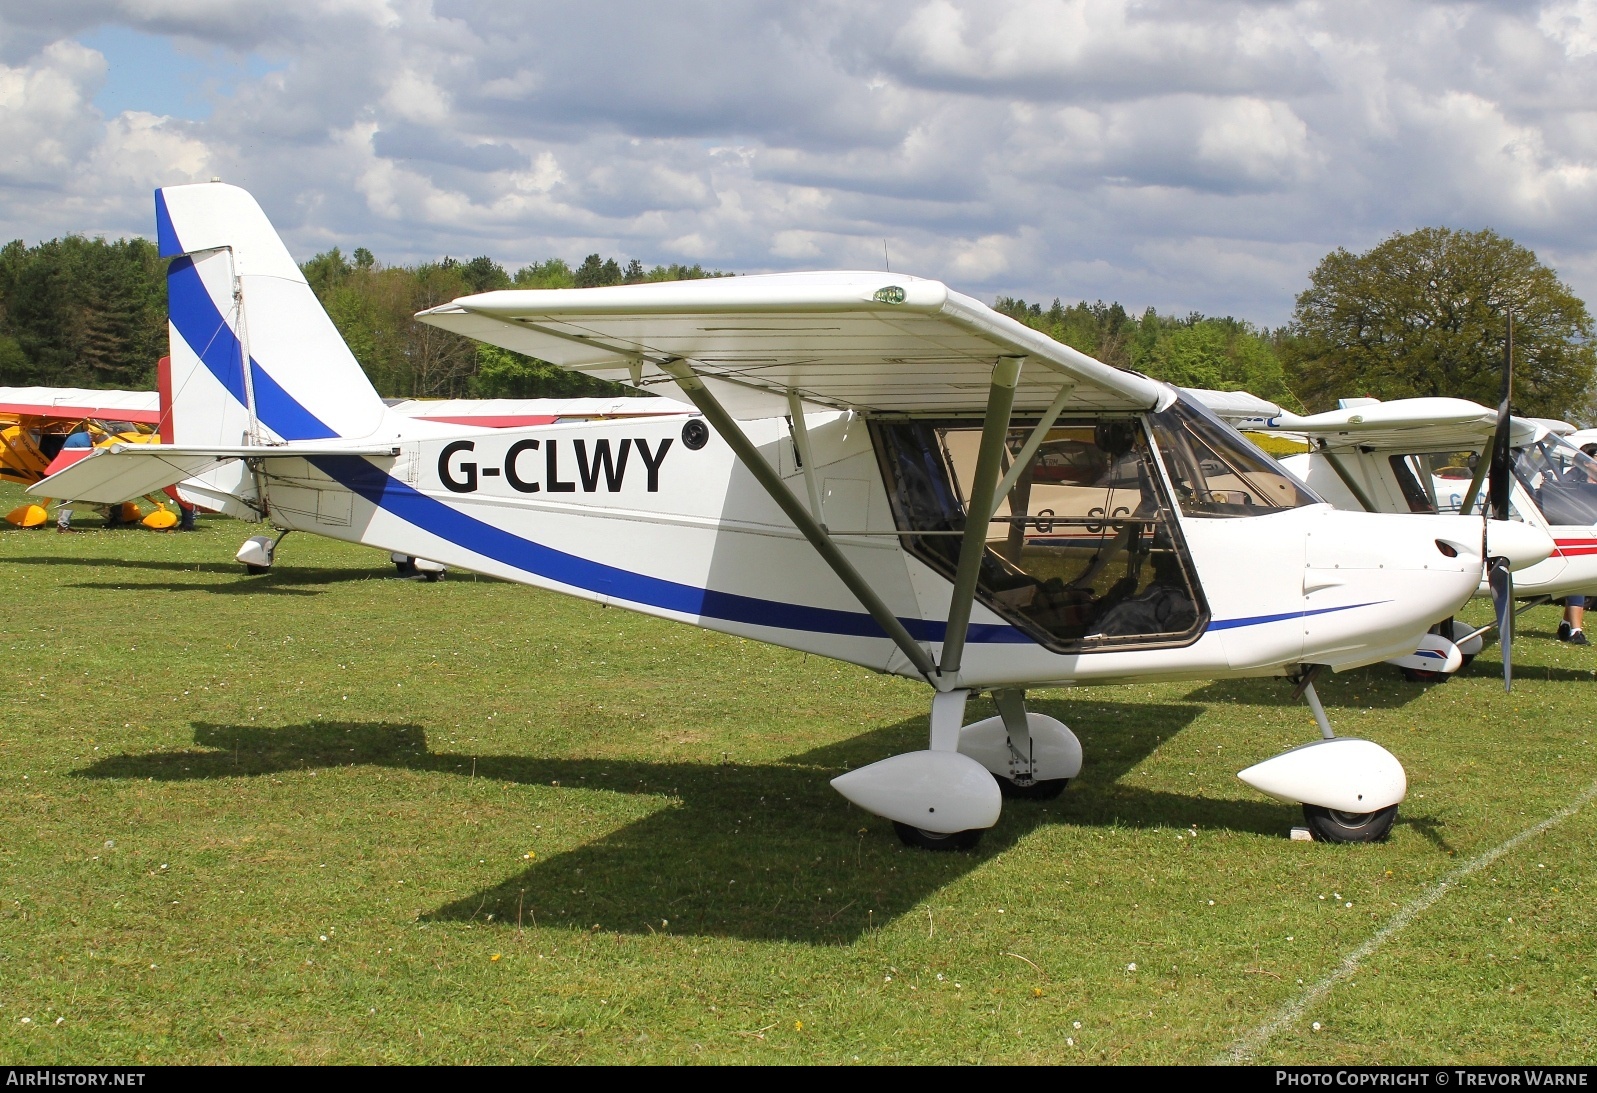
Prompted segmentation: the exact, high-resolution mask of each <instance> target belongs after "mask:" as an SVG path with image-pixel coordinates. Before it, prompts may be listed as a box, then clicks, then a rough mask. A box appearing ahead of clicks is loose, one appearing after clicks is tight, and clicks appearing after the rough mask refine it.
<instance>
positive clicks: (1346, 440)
mask: <svg viewBox="0 0 1597 1093" xmlns="http://www.w3.org/2000/svg"><path fill="white" fill-rule="evenodd" d="M1267 427H1268V428H1269V430H1270V431H1272V432H1288V433H1301V434H1304V435H1306V436H1310V437H1313V438H1315V439H1317V440H1321V441H1323V442H1324V444H1325V446H1326V447H1327V448H1331V449H1336V448H1352V447H1368V448H1379V449H1383V450H1384V449H1388V448H1391V449H1402V450H1403V451H1407V452H1417V451H1424V450H1426V449H1433V450H1436V451H1446V450H1451V449H1459V450H1462V449H1465V448H1470V447H1472V446H1473V447H1479V446H1480V444H1481V443H1482V441H1483V440H1484V439H1485V438H1487V437H1489V436H1491V434H1492V430H1493V429H1495V428H1496V427H1497V411H1496V410H1492V409H1488V408H1486V407H1485V406H1481V405H1479V404H1477V403H1474V402H1470V401H1468V400H1467V399H1459V398H1408V399H1397V400H1394V401H1392V402H1374V403H1368V404H1365V405H1361V406H1350V407H1348V408H1346V409H1342V410H1329V411H1327V412H1325V413H1323V414H1312V415H1310V416H1308V417H1298V416H1297V415H1295V414H1282V415H1281V416H1279V417H1276V418H1272V419H1271V420H1270V421H1269V423H1268V426H1267ZM1513 429H1514V432H1513V443H1514V444H1515V445H1516V446H1517V445H1522V444H1529V443H1530V442H1531V441H1532V440H1533V439H1535V435H1536V425H1535V424H1534V423H1532V422H1530V421H1527V420H1525V419H1524V418H1514V419H1513Z"/></svg>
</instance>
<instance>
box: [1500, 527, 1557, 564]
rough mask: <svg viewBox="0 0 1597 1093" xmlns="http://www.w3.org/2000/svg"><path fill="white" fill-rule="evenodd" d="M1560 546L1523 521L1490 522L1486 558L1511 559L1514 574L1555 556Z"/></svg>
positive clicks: (1545, 534) (1540, 530)
mask: <svg viewBox="0 0 1597 1093" xmlns="http://www.w3.org/2000/svg"><path fill="white" fill-rule="evenodd" d="M1556 549H1557V544H1556V543H1554V542H1553V537H1552V536H1551V535H1548V534H1547V533H1546V532H1545V531H1543V530H1542V529H1541V528H1536V527H1531V526H1530V525H1529V524H1526V523H1522V522H1521V521H1519V520H1490V521H1488V522H1487V525H1486V556H1487V557H1488V558H1507V559H1508V568H1509V570H1510V571H1517V570H1521V569H1524V568H1525V567H1526V566H1533V565H1535V564H1536V563H1537V562H1541V561H1546V560H1547V559H1548V558H1550V557H1552V555H1553V551H1554V550H1556Z"/></svg>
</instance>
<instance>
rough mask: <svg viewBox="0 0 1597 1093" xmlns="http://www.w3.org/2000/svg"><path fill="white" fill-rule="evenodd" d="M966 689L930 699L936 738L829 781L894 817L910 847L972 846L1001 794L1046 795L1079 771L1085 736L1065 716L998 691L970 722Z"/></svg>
mask: <svg viewBox="0 0 1597 1093" xmlns="http://www.w3.org/2000/svg"><path fill="white" fill-rule="evenodd" d="M969 697H970V692H969V691H964V690H959V691H942V692H939V693H938V694H936V695H935V696H934V697H933V699H932V718H931V740H930V742H929V743H930V746H929V747H928V748H927V750H925V751H912V752H906V753H905V754H903V755H895V756H893V757H892V758H890V759H883V760H882V761H881V762H879V763H872V764H871V765H870V766H868V767H861V768H860V769H859V770H854V771H849V772H848V773H847V774H844V775H841V776H839V777H837V778H834V779H832V786H833V788H835V789H836V790H837V791H838V792H839V793H841V794H842V795H843V796H844V797H846V798H848V799H849V800H850V801H852V802H853V803H854V804H856V805H859V806H860V807H861V808H863V809H865V811H867V812H872V813H875V814H876V815H878V816H882V817H885V818H886V819H889V820H891V821H893V830H895V831H896V832H898V837H899V838H900V839H901V840H902V841H903V842H904V843H905V845H907V846H913V847H918V848H920V849H922V850H969V849H970V848H971V847H973V846H975V845H976V844H977V843H978V842H979V841H980V840H981V836H982V833H983V832H984V831H986V830H987V828H989V827H992V826H993V824H995V823H997V822H998V816H999V813H1000V812H1001V811H1002V808H1003V798H1004V797H1019V798H1024V799H1030V800H1047V799H1049V798H1052V797H1057V796H1059V794H1060V793H1061V792H1063V790H1064V788H1065V786H1066V785H1067V784H1068V783H1069V781H1070V779H1072V778H1074V777H1075V776H1076V775H1077V774H1079V773H1080V771H1081V742H1080V741H1079V740H1077V739H1076V734H1075V733H1073V732H1071V731H1070V729H1069V728H1067V727H1066V726H1065V725H1064V723H1063V722H1061V721H1057V720H1055V719H1054V718H1052V717H1048V716H1046V715H1044V714H1038V713H1031V712H1029V711H1027V709H1026V698H1025V692H1023V691H1019V690H1005V691H997V692H995V693H994V695H993V697H994V699H995V701H996V703H997V706H998V716H996V717H989V718H987V719H986V720H983V721H977V722H976V723H974V724H971V725H965V724H963V722H964V717H965V702H966V700H967V699H968V698H969Z"/></svg>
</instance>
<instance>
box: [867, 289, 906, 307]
mask: <svg viewBox="0 0 1597 1093" xmlns="http://www.w3.org/2000/svg"><path fill="white" fill-rule="evenodd" d="M871 299H873V300H875V301H876V302H877V303H879V304H901V303H903V302H904V290H903V289H901V288H899V287H898V286H897V285H888V286H887V287H886V288H879V289H877V290H876V291H875V292H874V293H872V294H871Z"/></svg>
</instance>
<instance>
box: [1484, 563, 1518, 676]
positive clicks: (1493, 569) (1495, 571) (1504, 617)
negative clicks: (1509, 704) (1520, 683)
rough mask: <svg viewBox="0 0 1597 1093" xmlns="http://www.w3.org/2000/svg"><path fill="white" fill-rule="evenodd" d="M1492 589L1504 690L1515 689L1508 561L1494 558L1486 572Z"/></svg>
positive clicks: (1512, 612) (1511, 588)
mask: <svg viewBox="0 0 1597 1093" xmlns="http://www.w3.org/2000/svg"><path fill="white" fill-rule="evenodd" d="M1486 576H1487V580H1488V581H1489V583H1490V585H1491V589H1492V607H1493V608H1495V609H1496V611H1497V640H1498V647H1499V648H1500V649H1501V650H1502V653H1503V690H1504V691H1512V690H1513V689H1514V656H1513V653H1514V575H1513V574H1512V573H1510V572H1509V571H1508V559H1506V558H1493V559H1492V560H1491V564H1490V568H1488V569H1487V571H1486Z"/></svg>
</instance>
